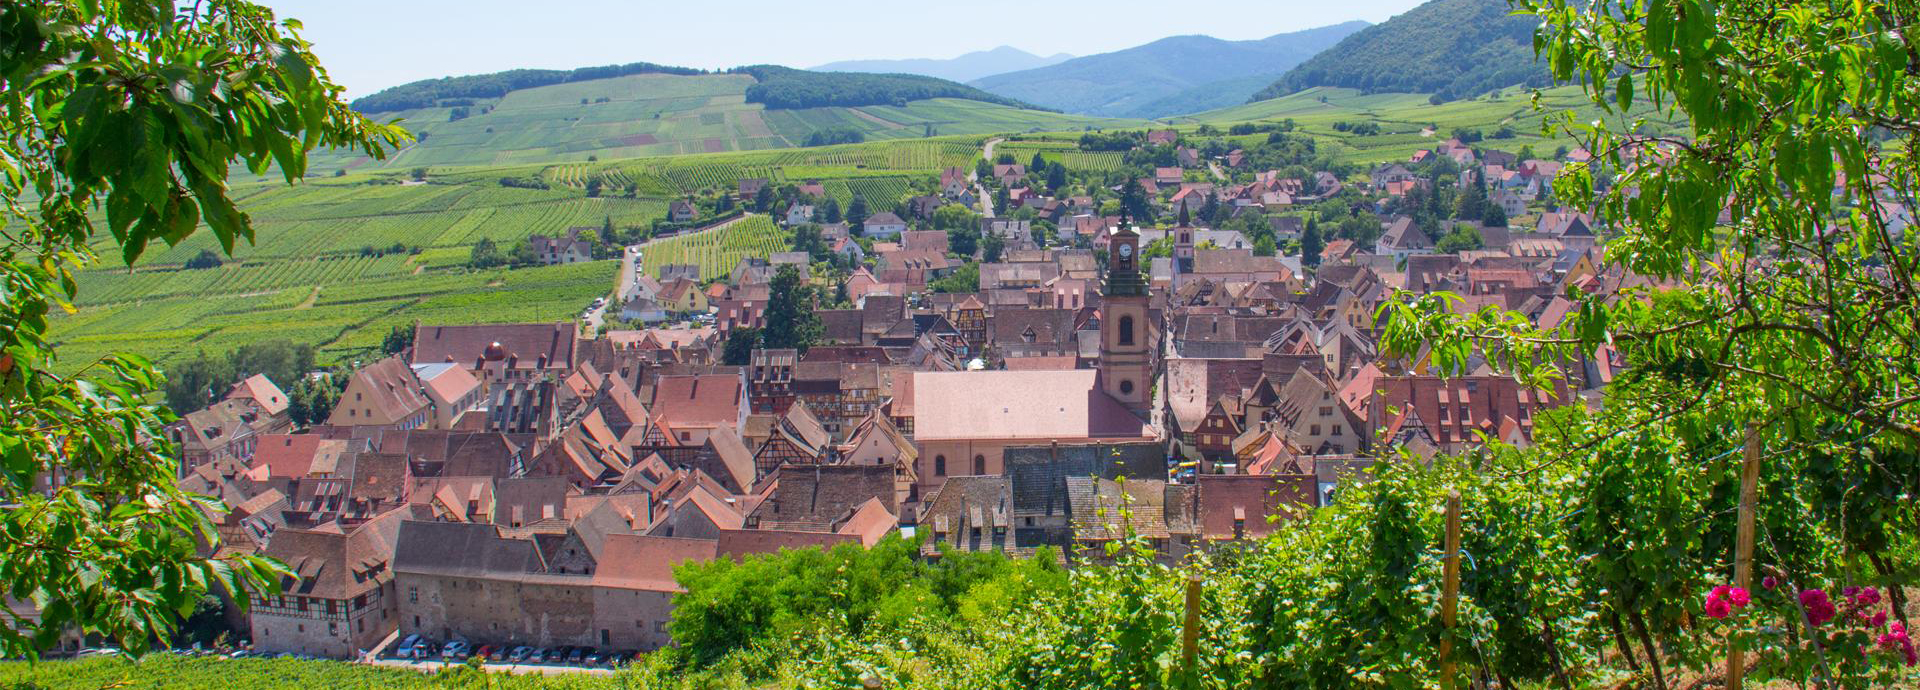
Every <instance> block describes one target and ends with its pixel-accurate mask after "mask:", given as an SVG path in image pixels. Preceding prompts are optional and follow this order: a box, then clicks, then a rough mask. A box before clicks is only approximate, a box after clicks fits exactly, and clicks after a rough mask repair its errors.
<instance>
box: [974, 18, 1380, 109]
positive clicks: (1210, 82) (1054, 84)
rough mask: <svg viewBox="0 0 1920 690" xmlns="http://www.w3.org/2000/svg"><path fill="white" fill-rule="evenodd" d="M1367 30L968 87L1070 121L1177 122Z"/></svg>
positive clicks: (1331, 31)
mask: <svg viewBox="0 0 1920 690" xmlns="http://www.w3.org/2000/svg"><path fill="white" fill-rule="evenodd" d="M1368 26H1369V24H1368V23H1367V22H1364V21H1351V22H1345V23H1341V24H1335V25H1332V26H1324V27H1320V28H1316V29H1307V30H1305V31H1295V32H1291V33H1283V34H1277V35H1274V36H1269V37H1267V38H1264V39H1259V40H1253V41H1227V40H1222V39H1218V38H1213V37H1211V36H1173V37H1169V38H1163V39H1160V40H1158V41H1154V42H1152V43H1148V44H1146V45H1141V46H1135V47H1133V48H1127V49H1125V50H1118V51H1114V52H1111V53H1101V54H1098V55H1088V56H1084V57H1077V58H1074V59H1072V60H1068V61H1066V62H1062V63H1060V64H1057V65H1052V66H1049V67H1041V68H1037V69H1029V70H1022V71H1019V72H1009V73H1006V74H997V75H993V76H990V77H985V78H982V79H976V80H974V81H972V82H970V84H971V85H972V86H977V87H979V88H981V89H984V90H986V91H989V92H992V93H996V94H999V95H1002V96H1006V97H1008V98H1014V99H1018V100H1021V101H1025V102H1028V103H1036V104H1039V105H1041V106H1044V107H1049V108H1057V109H1059V110H1062V111H1065V112H1070V113H1080V114H1086V115H1102V116H1107V117H1147V118H1151V117H1163V116H1167V115H1178V114H1184V113H1187V112H1193V111H1197V110H1205V109H1208V108H1212V107H1219V106H1221V105H1231V104H1233V103H1238V102H1241V101H1244V100H1245V98H1246V94H1247V93H1249V92H1248V91H1244V90H1238V89H1242V88H1245V87H1246V86H1248V83H1247V82H1245V81H1243V80H1245V79H1246V78H1247V77H1256V76H1264V75H1278V74H1284V73H1285V72H1286V71H1287V70H1289V69H1292V68H1293V67H1294V66H1295V65H1298V64H1300V63H1302V62H1304V61H1305V60H1307V59H1308V58H1310V57H1312V56H1314V55H1315V54H1317V53H1319V52H1320V51H1322V50H1326V49H1327V48H1330V47H1332V46H1333V45H1335V44H1337V43H1339V42H1340V41H1341V40H1342V39H1344V38H1346V37H1348V36H1349V35H1351V34H1353V33H1354V32H1357V31H1360V30H1362V29H1364V28H1366V27H1368ZM1262 81H1264V80H1262ZM1255 83H1256V84H1257V83H1258V82H1255ZM1236 90H1237V91H1236Z"/></svg>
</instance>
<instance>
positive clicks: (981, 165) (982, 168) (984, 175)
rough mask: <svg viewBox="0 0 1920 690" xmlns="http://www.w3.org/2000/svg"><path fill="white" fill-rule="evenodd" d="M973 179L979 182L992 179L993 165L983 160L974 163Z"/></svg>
mask: <svg viewBox="0 0 1920 690" xmlns="http://www.w3.org/2000/svg"><path fill="white" fill-rule="evenodd" d="M973 177H974V179H976V180H979V181H981V182H985V181H987V180H990V179H993V163H992V162H990V161H988V160H987V159H985V158H981V159H979V160H976V161H974V163H973Z"/></svg>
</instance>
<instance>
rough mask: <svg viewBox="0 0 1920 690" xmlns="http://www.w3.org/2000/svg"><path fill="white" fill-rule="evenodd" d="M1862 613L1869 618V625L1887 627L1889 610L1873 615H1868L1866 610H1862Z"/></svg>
mask: <svg viewBox="0 0 1920 690" xmlns="http://www.w3.org/2000/svg"><path fill="white" fill-rule="evenodd" d="M1860 615H1861V616H1862V617H1864V618H1866V619H1867V625H1868V627H1874V628H1880V627H1885V626H1886V624H1887V612H1885V611H1880V612H1877V613H1875V614H1873V615H1872V616H1867V615H1866V612H1865V611H1861V612H1860Z"/></svg>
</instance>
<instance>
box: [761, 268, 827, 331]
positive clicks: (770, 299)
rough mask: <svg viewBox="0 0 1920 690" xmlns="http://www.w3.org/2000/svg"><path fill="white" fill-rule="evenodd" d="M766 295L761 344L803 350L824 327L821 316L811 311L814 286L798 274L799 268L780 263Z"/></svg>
mask: <svg viewBox="0 0 1920 690" xmlns="http://www.w3.org/2000/svg"><path fill="white" fill-rule="evenodd" d="M767 295H768V296H767V313H766V320H767V326H766V329H765V330H764V331H763V332H762V333H761V342H762V344H763V345H764V346H765V347H769V348H775V349H786V348H792V349H796V350H799V351H801V352H806V351H807V348H809V347H812V346H813V343H814V342H815V341H817V340H819V339H820V334H821V333H822V332H823V330H824V329H823V327H822V326H821V325H820V317H818V316H816V315H814V313H813V302H814V288H813V286H811V285H807V284H806V283H805V282H804V281H803V280H802V279H801V278H800V269H798V268H795V267H794V266H793V265H792V264H782V265H781V266H780V269H779V270H778V271H775V272H774V274H773V281H772V282H771V283H769V284H768V285H767Z"/></svg>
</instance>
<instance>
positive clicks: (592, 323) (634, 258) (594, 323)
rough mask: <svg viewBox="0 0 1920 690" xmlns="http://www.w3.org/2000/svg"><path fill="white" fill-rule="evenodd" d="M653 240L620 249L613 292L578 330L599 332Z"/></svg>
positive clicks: (742, 217) (639, 268)
mask: <svg viewBox="0 0 1920 690" xmlns="http://www.w3.org/2000/svg"><path fill="white" fill-rule="evenodd" d="M753 215H754V214H752V213H743V214H741V215H740V217H739V218H734V219H731V220H728V221H725V222H722V223H717V224H715V225H713V226H712V227H708V228H703V229H700V230H696V231H694V232H712V231H714V230H720V229H723V228H726V227H728V226H730V225H733V224H734V223H738V222H740V221H743V220H746V219H747V218H750V217H752V216H753ZM690 234H694V233H682V234H680V235H674V237H681V236H684V235H690ZM661 239H671V238H661ZM653 242H655V240H652V239H649V240H647V241H645V242H641V243H639V244H632V245H627V246H626V247H624V248H622V249H621V250H620V270H618V271H615V272H614V276H613V293H612V294H610V295H608V296H607V301H606V302H604V303H602V304H601V305H600V306H598V307H594V308H593V309H591V310H589V311H587V312H586V313H585V315H583V316H582V317H581V318H580V330H581V332H582V333H587V334H594V333H599V332H600V324H602V323H605V322H606V311H607V307H608V306H611V305H612V304H613V301H614V300H615V299H617V298H619V297H620V296H621V295H624V294H627V291H628V289H629V288H631V287H632V286H633V282H634V281H635V280H637V279H638V278H639V277H640V271H642V270H645V269H646V261H647V260H646V247H647V245H649V244H652V243H653Z"/></svg>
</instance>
